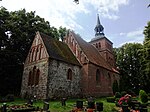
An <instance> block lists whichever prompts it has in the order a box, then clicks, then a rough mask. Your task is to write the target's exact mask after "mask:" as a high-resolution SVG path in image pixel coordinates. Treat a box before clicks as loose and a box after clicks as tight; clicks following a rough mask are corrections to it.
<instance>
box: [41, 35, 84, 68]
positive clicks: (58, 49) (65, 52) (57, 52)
mask: <svg viewBox="0 0 150 112" xmlns="http://www.w3.org/2000/svg"><path fill="white" fill-rule="evenodd" d="M40 36H41V38H42V39H43V42H44V44H45V47H46V49H47V52H48V54H49V56H50V58H53V59H56V60H60V61H63V62H67V63H71V64H75V65H79V66H81V65H80V63H79V62H78V60H77V59H76V57H75V56H74V54H73V53H72V51H71V50H70V48H69V47H68V45H67V44H65V43H63V42H60V41H58V40H56V39H54V38H52V37H50V36H48V35H46V34H43V33H41V32H40Z"/></svg>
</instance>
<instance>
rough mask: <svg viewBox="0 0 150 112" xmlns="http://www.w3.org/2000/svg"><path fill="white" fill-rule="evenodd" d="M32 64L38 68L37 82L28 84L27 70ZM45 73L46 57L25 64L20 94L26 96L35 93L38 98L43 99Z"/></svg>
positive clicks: (45, 81) (46, 72)
mask: <svg viewBox="0 0 150 112" xmlns="http://www.w3.org/2000/svg"><path fill="white" fill-rule="evenodd" d="M34 66H36V68H37V69H39V70H40V74H39V82H38V85H32V86H29V85H28V81H29V72H30V71H32V70H33V68H34ZM47 75H48V58H46V59H42V60H40V61H37V62H32V63H30V64H28V65H25V67H24V72H23V77H22V88H21V96H22V97H28V96H34V95H36V96H37V98H38V99H45V98H46V93H47V90H46V89H47ZM27 95H28V96H27Z"/></svg>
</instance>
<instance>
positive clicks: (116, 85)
mask: <svg viewBox="0 0 150 112" xmlns="http://www.w3.org/2000/svg"><path fill="white" fill-rule="evenodd" d="M112 90H113V93H114V94H115V93H116V92H117V91H119V86H118V82H117V80H115V81H114V82H113V86H112Z"/></svg>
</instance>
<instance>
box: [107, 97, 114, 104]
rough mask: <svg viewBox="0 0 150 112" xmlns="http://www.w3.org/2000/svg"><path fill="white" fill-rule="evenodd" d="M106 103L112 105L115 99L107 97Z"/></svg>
mask: <svg viewBox="0 0 150 112" xmlns="http://www.w3.org/2000/svg"><path fill="white" fill-rule="evenodd" d="M106 99H107V102H111V103H114V102H115V97H107V98H106Z"/></svg>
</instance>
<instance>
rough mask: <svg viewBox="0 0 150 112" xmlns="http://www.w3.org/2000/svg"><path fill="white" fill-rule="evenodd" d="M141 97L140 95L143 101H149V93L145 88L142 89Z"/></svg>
mask: <svg viewBox="0 0 150 112" xmlns="http://www.w3.org/2000/svg"><path fill="white" fill-rule="evenodd" d="M139 97H140V100H141V101H142V102H143V103H147V102H148V95H147V94H146V92H145V91H144V90H140V92H139Z"/></svg>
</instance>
